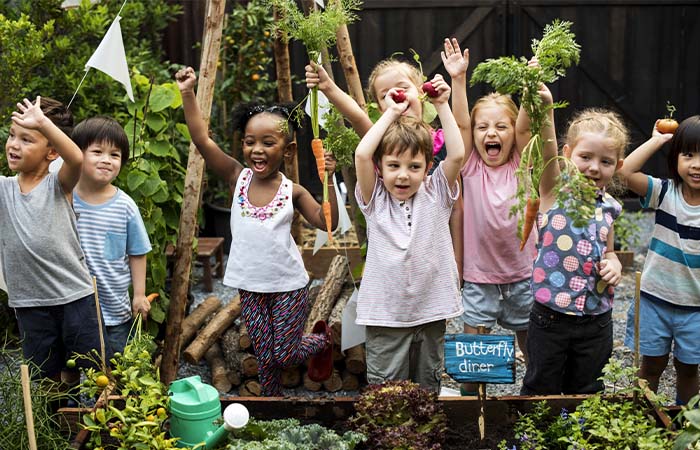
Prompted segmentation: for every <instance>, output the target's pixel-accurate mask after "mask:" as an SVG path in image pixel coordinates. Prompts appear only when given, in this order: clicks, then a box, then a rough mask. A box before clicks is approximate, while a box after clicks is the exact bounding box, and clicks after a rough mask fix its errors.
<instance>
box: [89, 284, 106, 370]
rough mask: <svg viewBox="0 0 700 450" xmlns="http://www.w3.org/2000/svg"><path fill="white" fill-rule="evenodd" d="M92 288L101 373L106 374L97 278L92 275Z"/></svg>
mask: <svg viewBox="0 0 700 450" xmlns="http://www.w3.org/2000/svg"><path fill="white" fill-rule="evenodd" d="M92 288H93V289H94V290H95V310H96V311H97V329H98V330H99V331H98V335H99V336H100V356H101V357H102V373H104V374H105V375H107V356H106V354H105V353H106V352H105V336H104V333H103V332H102V310H101V309H100V298H99V296H98V295H97V278H95V277H92Z"/></svg>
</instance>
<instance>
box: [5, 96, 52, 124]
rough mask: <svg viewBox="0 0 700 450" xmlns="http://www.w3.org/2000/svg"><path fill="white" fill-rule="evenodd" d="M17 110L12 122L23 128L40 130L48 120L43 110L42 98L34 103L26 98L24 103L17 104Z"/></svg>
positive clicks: (38, 98)
mask: <svg viewBox="0 0 700 450" xmlns="http://www.w3.org/2000/svg"><path fill="white" fill-rule="evenodd" d="M17 109H18V111H15V112H13V113H12V121H13V122H14V123H16V124H17V125H19V126H21V127H24V128H29V129H32V130H38V129H39V128H41V127H42V126H43V124H44V123H45V121H46V120H48V119H46V116H45V115H44V112H43V111H42V110H41V97H40V96H37V98H36V102H34V103H32V102H31V101H29V100H28V99H26V98H25V99H24V100H23V101H22V103H17Z"/></svg>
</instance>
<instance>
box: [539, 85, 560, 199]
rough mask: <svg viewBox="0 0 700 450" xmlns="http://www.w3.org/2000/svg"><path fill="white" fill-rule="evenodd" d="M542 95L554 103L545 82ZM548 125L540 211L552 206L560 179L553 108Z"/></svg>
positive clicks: (540, 189) (545, 133)
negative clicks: (555, 187)
mask: <svg viewBox="0 0 700 450" xmlns="http://www.w3.org/2000/svg"><path fill="white" fill-rule="evenodd" d="M539 94H540V97H542V101H543V102H544V103H545V104H552V102H553V100H552V93H551V92H549V89H548V88H547V86H545V85H544V84H543V85H541V86H540V90H539ZM547 122H548V123H547V125H546V126H545V127H544V128H543V129H542V141H543V142H542V144H543V145H542V161H543V163H544V165H545V166H544V170H543V171H542V178H540V185H539V192H540V211H547V210H549V208H551V207H552V205H553V204H554V201H555V200H556V197H557V193H556V192H555V191H554V186H556V184H557V180H558V179H559V174H560V170H559V162H558V161H557V156H558V150H557V136H556V134H555V131H554V111H553V110H552V109H550V110H549V112H548V113H547Z"/></svg>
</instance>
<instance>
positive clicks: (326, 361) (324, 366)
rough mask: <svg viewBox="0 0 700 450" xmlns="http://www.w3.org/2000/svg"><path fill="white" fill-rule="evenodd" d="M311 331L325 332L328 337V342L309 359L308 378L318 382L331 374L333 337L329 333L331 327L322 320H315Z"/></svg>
mask: <svg viewBox="0 0 700 450" xmlns="http://www.w3.org/2000/svg"><path fill="white" fill-rule="evenodd" d="M311 333H315V334H325V335H326V337H327V339H328V343H327V344H326V346H325V347H324V348H323V350H321V351H320V352H319V353H316V354H315V355H313V356H312V357H311V359H309V368H308V371H307V374H308V375H309V379H311V381H315V382H317V383H320V382H322V381H325V380H327V379H329V378H330V377H331V375H332V374H333V337H332V335H331V328H330V327H329V326H328V324H327V323H326V322H325V321H324V320H319V321H318V322H316V323H315V324H314V328H313V330H311Z"/></svg>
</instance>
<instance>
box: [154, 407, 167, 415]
mask: <svg viewBox="0 0 700 450" xmlns="http://www.w3.org/2000/svg"><path fill="white" fill-rule="evenodd" d="M156 414H158V417H163V416H165V408H162V407H161V408H158V409H157V410H156Z"/></svg>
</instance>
